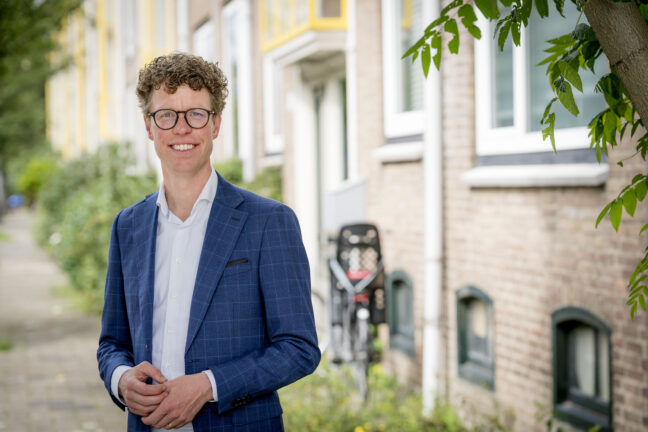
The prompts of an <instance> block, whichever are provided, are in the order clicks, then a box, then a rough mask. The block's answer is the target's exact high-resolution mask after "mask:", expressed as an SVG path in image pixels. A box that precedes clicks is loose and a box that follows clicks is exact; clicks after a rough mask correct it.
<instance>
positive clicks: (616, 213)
mask: <svg viewBox="0 0 648 432" xmlns="http://www.w3.org/2000/svg"><path fill="white" fill-rule="evenodd" d="M622 210H623V204H622V203H621V200H619V199H617V200H615V201H614V204H612V208H611V209H610V223H612V227H613V228H614V230H615V231H619V225H621V211H622Z"/></svg>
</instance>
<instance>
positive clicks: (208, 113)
mask: <svg viewBox="0 0 648 432" xmlns="http://www.w3.org/2000/svg"><path fill="white" fill-rule="evenodd" d="M195 110H200V111H205V112H206V113H207V121H206V122H205V124H204V125H202V126H200V127H194V126H191V123H189V121H187V113H188V112H189V111H195ZM160 111H172V112H174V113H175V115H176V118H175V121H174V122H173V125H172V126H171V127H167V128H163V127H162V126H160V125H159V124H158V122H157V120H156V119H155V114H157V113H159V112H160ZM180 114H182V115H183V116H184V119H185V123H187V126H189V127H190V128H191V129H202V128H204V127H205V126H207V123H209V119H210V115H216V111H209V110H208V109H205V108H189V109H188V110H184V111H176V110H174V109H171V108H161V109H159V110H157V111H153V112H150V113H148V116H149V117H152V118H153V122H154V123H155V126H157V127H158V128H160V129H162V130H171V129H173V128H174V127H176V125H177V124H178V120H179V119H180Z"/></svg>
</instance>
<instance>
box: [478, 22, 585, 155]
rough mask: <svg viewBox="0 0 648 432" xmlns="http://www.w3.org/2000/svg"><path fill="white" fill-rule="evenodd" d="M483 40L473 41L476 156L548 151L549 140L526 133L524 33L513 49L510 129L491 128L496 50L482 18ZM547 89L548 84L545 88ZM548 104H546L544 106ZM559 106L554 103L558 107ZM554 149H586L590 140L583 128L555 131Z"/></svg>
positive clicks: (526, 93) (488, 27) (525, 45)
mask: <svg viewBox="0 0 648 432" xmlns="http://www.w3.org/2000/svg"><path fill="white" fill-rule="evenodd" d="M478 25H479V27H480V28H481V29H482V32H483V37H482V38H481V39H480V40H476V41H475V122H476V134H475V135H476V136H475V139H476V153H477V155H478V156H486V155H503V154H520V153H535V152H547V151H552V147H551V142H550V141H549V139H547V140H545V141H543V140H542V132H541V131H535V132H529V131H528V124H527V122H528V120H527V119H528V97H529V94H528V86H527V82H528V81H527V80H528V77H529V71H528V69H527V67H528V64H527V56H528V52H527V46H528V44H527V40H526V39H527V32H526V29H522V31H521V37H520V46H519V47H516V46H513V47H512V49H513V87H514V88H513V112H514V119H513V126H509V127H493V126H492V123H491V122H492V109H493V103H492V102H493V90H494V87H493V86H492V83H493V80H494V79H495V78H494V77H493V75H492V62H491V60H492V58H493V55H494V52H493V51H494V50H495V49H497V48H496V47H495V46H494V45H495V44H494V43H493V38H492V26H491V23H489V22H488V21H487V20H486V19H485V18H484V17H483V16H480V19H479V21H478ZM547 85H549V84H547ZM548 102H549V100H547V103H548ZM558 103H559V102H555V104H558ZM555 137H556V148H557V149H558V150H574V149H587V148H589V143H590V139H589V138H588V136H587V128H586V127H585V126H581V127H575V128H562V129H556V130H555Z"/></svg>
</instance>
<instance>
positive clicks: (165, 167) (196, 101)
mask: <svg viewBox="0 0 648 432" xmlns="http://www.w3.org/2000/svg"><path fill="white" fill-rule="evenodd" d="M191 108H204V109H206V110H208V111H211V109H212V108H211V104H210V102H209V93H208V92H207V89H204V88H203V89H201V90H200V91H196V90H192V89H191V88H190V87H189V86H187V85H182V86H180V87H178V89H177V90H176V92H175V93H173V94H169V93H167V92H166V91H165V89H164V86H162V87H160V88H159V89H157V90H155V91H153V94H152V96H151V104H150V109H149V112H155V111H157V110H159V109H172V110H176V111H186V110H189V109H191ZM144 122H145V123H146V131H147V132H148V136H149V138H150V139H151V140H153V142H154V143H155V152H156V153H157V155H158V157H159V158H160V161H161V162H162V173H163V174H164V176H165V178H167V177H168V176H183V177H186V176H195V175H197V174H198V173H200V172H201V171H203V170H211V165H210V163H209V157H210V156H211V152H212V146H213V144H212V141H213V140H214V139H215V138H216V137H217V136H218V131H219V129H220V123H221V116H220V115H218V116H211V117H210V119H209V121H208V122H207V125H206V126H205V127H204V128H202V129H193V128H191V127H189V125H188V124H187V121H186V119H185V117H184V115H183V114H179V115H178V122H177V123H176V125H175V126H174V127H173V128H172V129H168V130H163V129H160V128H159V127H158V126H157V125H156V124H155V122H154V121H153V119H152V118H151V117H148V116H145V117H144Z"/></svg>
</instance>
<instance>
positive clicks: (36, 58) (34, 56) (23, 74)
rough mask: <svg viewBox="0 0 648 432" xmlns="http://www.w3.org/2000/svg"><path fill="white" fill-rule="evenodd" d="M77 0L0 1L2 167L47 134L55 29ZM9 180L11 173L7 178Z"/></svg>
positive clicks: (56, 67) (60, 24) (0, 161)
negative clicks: (47, 96) (47, 89)
mask: <svg viewBox="0 0 648 432" xmlns="http://www.w3.org/2000/svg"><path fill="white" fill-rule="evenodd" d="M79 4H80V0H47V1H36V0H2V2H1V3H0V83H2V85H0V171H2V172H5V173H6V171H7V163H8V161H9V160H10V159H11V158H13V157H15V156H16V155H17V154H18V153H20V152H25V151H27V150H29V149H31V148H34V147H35V146H38V145H39V144H41V143H42V142H43V141H44V140H45V101H44V96H45V81H46V79H47V78H48V77H49V76H50V75H51V74H52V73H54V72H55V71H56V70H57V69H59V68H60V67H63V66H64V65H65V62H61V63H60V64H52V63H51V62H50V59H51V57H50V55H49V54H50V53H51V52H53V50H54V49H55V48H56V41H55V39H54V37H53V36H54V35H55V34H56V32H57V31H59V30H60V28H61V26H62V22H63V20H64V18H65V17H66V16H67V15H68V14H69V13H70V11H72V10H74V9H75V8H76V7H78V6H79ZM9 181H10V182H12V181H13V180H12V179H9Z"/></svg>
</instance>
